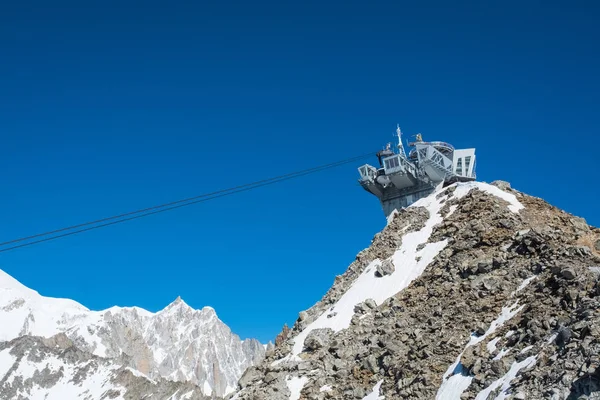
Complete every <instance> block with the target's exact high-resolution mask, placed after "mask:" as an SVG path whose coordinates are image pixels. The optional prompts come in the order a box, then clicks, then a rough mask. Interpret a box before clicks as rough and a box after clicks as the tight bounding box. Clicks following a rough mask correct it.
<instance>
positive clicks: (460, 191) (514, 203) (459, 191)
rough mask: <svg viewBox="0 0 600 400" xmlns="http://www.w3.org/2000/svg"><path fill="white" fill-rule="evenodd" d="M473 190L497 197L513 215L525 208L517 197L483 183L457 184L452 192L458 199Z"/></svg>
mask: <svg viewBox="0 0 600 400" xmlns="http://www.w3.org/2000/svg"><path fill="white" fill-rule="evenodd" d="M473 189H479V190H481V191H483V192H486V193H488V194H491V195H493V196H496V197H499V198H501V199H502V200H505V201H506V202H508V203H509V205H508V209H509V210H510V211H512V212H514V213H515V214H516V213H518V212H519V211H520V210H522V209H523V208H525V206H523V204H521V202H520V201H519V200H517V197H516V196H515V195H514V194H512V193H508V192H505V191H504V190H502V189H500V188H499V187H496V186H494V185H490V184H488V183H483V182H466V183H457V184H456V190H455V191H454V196H455V197H457V198H459V199H460V198H461V197H463V196H465V195H466V194H467V193H469V192H470V191H471V190H473Z"/></svg>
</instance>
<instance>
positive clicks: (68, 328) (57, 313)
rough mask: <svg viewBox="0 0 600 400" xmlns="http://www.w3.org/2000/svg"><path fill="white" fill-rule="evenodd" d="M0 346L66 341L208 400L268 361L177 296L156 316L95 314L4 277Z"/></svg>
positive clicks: (136, 310)
mask: <svg viewBox="0 0 600 400" xmlns="http://www.w3.org/2000/svg"><path fill="white" fill-rule="evenodd" d="M0 326H2V329H0V342H2V341H4V342H8V341H11V340H14V339H17V338H19V337H23V336H33V337H42V338H50V337H53V336H55V335H58V334H65V335H66V336H67V337H68V339H69V340H70V341H72V343H73V345H74V346H76V347H77V348H78V349H80V350H81V351H84V352H87V353H90V354H91V355H93V356H97V357H101V358H109V359H115V360H117V359H118V360H120V358H121V355H122V354H125V355H127V356H128V358H127V359H126V360H124V361H119V362H124V363H125V365H124V366H126V367H130V368H132V369H134V370H136V371H139V372H140V373H141V374H144V375H146V376H148V377H149V378H150V379H157V378H164V379H166V380H171V381H176V382H190V383H192V384H195V385H197V386H199V387H201V388H202V391H203V393H204V394H205V395H211V394H215V395H218V396H223V395H225V394H227V393H229V392H231V391H233V390H234V388H235V385H236V383H237V380H238V379H239V377H240V376H241V374H242V373H243V371H244V370H245V368H247V367H248V366H250V365H252V364H254V363H256V362H257V361H258V360H260V359H261V358H262V357H263V356H264V352H265V347H264V346H263V345H262V344H260V343H259V342H258V341H256V340H254V339H245V340H241V339H240V338H239V337H238V336H237V335H235V334H233V333H232V332H231V330H230V329H229V328H228V327H227V326H226V325H225V324H224V323H223V322H222V321H221V320H220V319H219V318H218V316H217V314H216V311H215V310H214V308H212V307H209V306H206V307H204V308H202V309H199V310H196V309H193V308H192V307H190V306H189V305H188V304H187V303H185V302H184V301H183V299H181V297H179V296H178V297H177V298H176V299H175V300H174V301H173V302H172V303H170V304H169V305H167V306H166V307H165V308H164V309H162V310H160V311H158V312H150V311H147V310H145V309H142V308H140V307H117V306H114V307H111V308H108V309H106V310H101V311H92V310H89V309H88V308H86V307H85V306H83V305H81V304H79V303H77V302H76V301H73V300H70V299H62V298H52V297H45V296H42V295H40V294H39V293H38V292H37V291H35V290H33V289H30V288H27V287H26V286H24V285H22V284H21V283H20V282H18V281H17V280H16V279H14V278H13V277H11V276H10V275H8V274H7V273H6V272H4V271H1V270H0Z"/></svg>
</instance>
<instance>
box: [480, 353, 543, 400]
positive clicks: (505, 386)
mask: <svg viewBox="0 0 600 400" xmlns="http://www.w3.org/2000/svg"><path fill="white" fill-rule="evenodd" d="M535 361H536V357H535V356H532V357H527V358H526V359H524V360H523V361H521V362H516V361H515V362H513V363H512V365H511V366H510V369H509V370H508V372H507V373H506V374H505V375H504V376H503V377H501V378H499V379H498V380H496V381H494V382H493V383H492V384H491V385H490V386H488V387H487V388H485V389H483V390H482V391H481V392H479V393H478V394H477V397H475V400H486V399H487V398H488V396H489V395H490V393H492V392H493V391H494V390H496V389H498V388H501V389H500V390H501V392H500V393H499V394H498V396H496V399H498V400H503V399H506V398H507V397H508V396H509V395H510V393H509V389H510V382H511V381H512V380H513V379H515V378H516V377H517V374H518V373H519V371H520V370H521V369H523V368H529V367H531V366H532V365H533V364H535Z"/></svg>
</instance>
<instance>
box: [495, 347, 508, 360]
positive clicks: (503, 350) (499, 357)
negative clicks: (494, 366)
mask: <svg viewBox="0 0 600 400" xmlns="http://www.w3.org/2000/svg"><path fill="white" fill-rule="evenodd" d="M508 353H510V350H509V349H502V350H500V351H499V352H498V354H496V356H495V357H494V358H492V360H501V359H502V357H504V356H505V355H507V354H508Z"/></svg>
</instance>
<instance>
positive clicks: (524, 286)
mask: <svg viewBox="0 0 600 400" xmlns="http://www.w3.org/2000/svg"><path fill="white" fill-rule="evenodd" d="M535 278H536V276H535V275H533V276H530V277H529V278H527V279H525V280H524V281H523V282H521V284H520V285H519V287H518V288H517V290H515V293H518V292H520V291H521V290H523V289H525V288H526V287H527V285H529V283H530V282H531V281H532V280H534V279H535ZM513 294H514V293H513Z"/></svg>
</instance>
